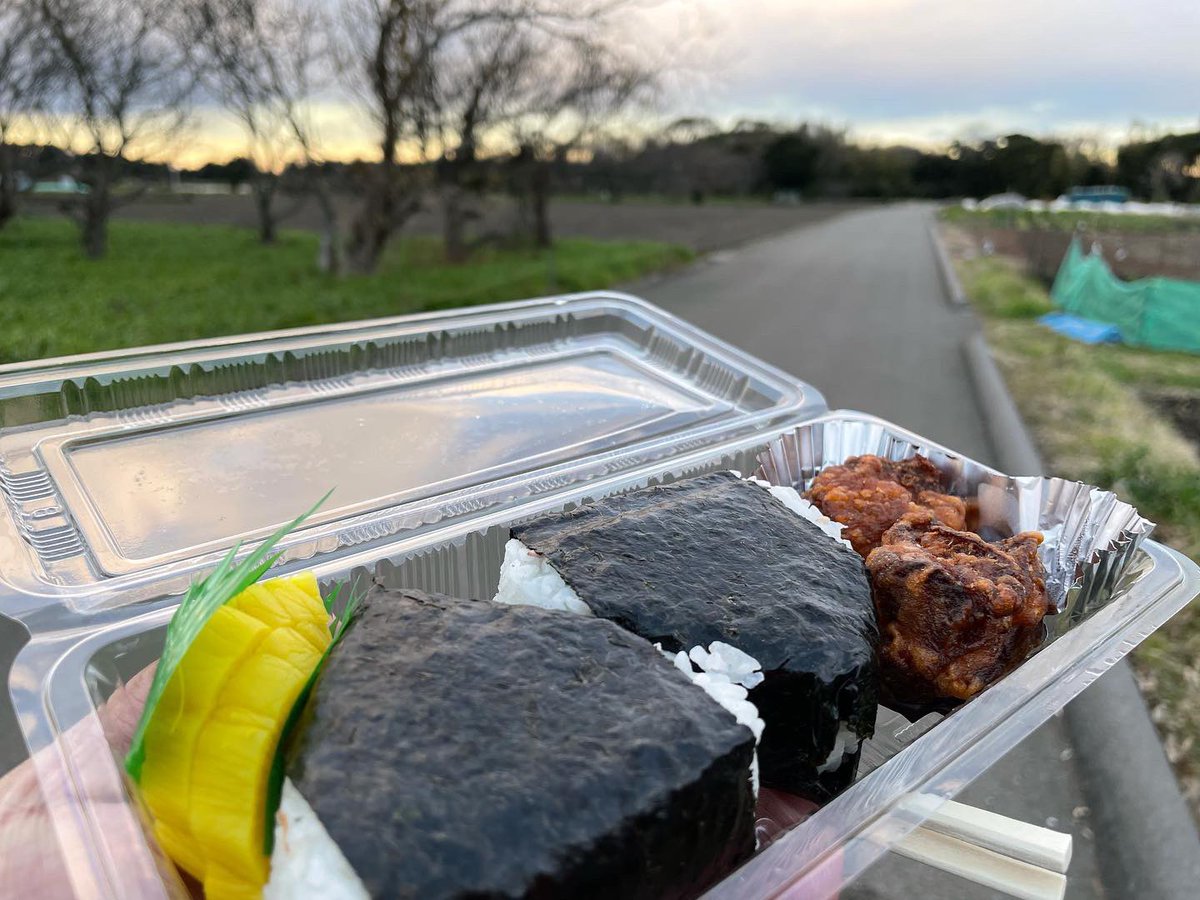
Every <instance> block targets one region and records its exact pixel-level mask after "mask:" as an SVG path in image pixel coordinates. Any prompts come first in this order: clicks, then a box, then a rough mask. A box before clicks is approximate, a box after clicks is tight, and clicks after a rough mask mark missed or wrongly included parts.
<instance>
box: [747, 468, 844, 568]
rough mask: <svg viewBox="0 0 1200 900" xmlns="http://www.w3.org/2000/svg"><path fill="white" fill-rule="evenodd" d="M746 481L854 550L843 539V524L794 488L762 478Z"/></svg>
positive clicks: (752, 478)
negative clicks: (760, 488)
mask: <svg viewBox="0 0 1200 900" xmlns="http://www.w3.org/2000/svg"><path fill="white" fill-rule="evenodd" d="M746 481H749V482H752V483H754V484H757V485H758V486H759V487H764V488H766V489H767V490H768V491H770V492H771V496H772V497H774V498H775V499H776V500H778V501H779V502H780V503H782V504H783V505H784V506H786V507H787V508H788V509H790V510H791V511H792V512H794V513H795V514H796V515H798V516H799V517H800V518H802V519H807V520H808V521H809V522H812V523H813V524H814V525H816V526H817V527H818V528H820V529H821V530H822V531H823V532H825V533H826V534H827V535H829V536H830V537H831V538H833V539H834V540H837V541H841V542H842V543H843V544H845V545H846V546H847V547H849V548H850V549H851V550H853V549H854V547H853V546H851V544H850V542H849V541H848V540H846V539H845V538H844V537H842V527H843V526H842V524H841V523H840V522H835V521H834V520H833V519H831V518H829V516H827V515H825V513H823V512H821V511H820V510H819V509H817V508H816V507H815V506H813V505H812V504H811V503H809V502H808V501H807V500H805V499H804V498H803V497H801V496H800V492H799V491H797V490H796V489H795V488H794V487H788V486H786V485H782V484H771V482H769V481H764V480H763V479H761V478H754V477H753V476H751V477H749V478H747V479H746Z"/></svg>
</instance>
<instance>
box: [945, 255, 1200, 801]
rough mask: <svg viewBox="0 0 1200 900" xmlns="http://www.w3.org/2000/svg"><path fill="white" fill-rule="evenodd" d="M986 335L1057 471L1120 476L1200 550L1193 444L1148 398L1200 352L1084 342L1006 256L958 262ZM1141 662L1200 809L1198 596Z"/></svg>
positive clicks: (1168, 743) (1168, 532) (1190, 387)
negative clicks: (1046, 320) (1067, 331)
mask: <svg viewBox="0 0 1200 900" xmlns="http://www.w3.org/2000/svg"><path fill="white" fill-rule="evenodd" d="M959 271H960V274H961V275H962V279H963V286H964V289H965V290H966V292H967V294H968V296H970V297H971V299H972V301H973V302H974V304H975V307H976V309H977V310H978V311H979V312H980V314H981V315H982V316H983V318H984V324H985V328H986V332H987V338H988V342H989V344H990V345H991V347H992V351H993V353H994V354H995V356H996V360H997V362H998V363H999V365H1000V368H1001V370H1002V371H1003V373H1004V376H1005V379H1006V380H1007V382H1008V386H1009V388H1010V390H1011V391H1012V394H1013V397H1014V398H1015V400H1016V401H1017V405H1018V406H1019V407H1020V409H1021V413H1022V415H1023V417H1024V418H1025V421H1026V422H1027V423H1028V424H1029V426H1030V429H1031V431H1032V432H1033V435H1034V438H1035V440H1036V441H1037V444H1038V447H1039V449H1040V450H1041V452H1042V455H1043V457H1044V459H1045V461H1046V464H1047V468H1048V470H1049V471H1051V472H1053V473H1054V474H1056V475H1062V476H1065V477H1068V478H1076V479H1079V480H1081V481H1087V482H1091V483H1093V484H1099V485H1101V486H1103V487H1107V488H1111V489H1112V490H1114V491H1116V492H1117V493H1118V494H1120V495H1121V496H1123V497H1124V498H1125V499H1127V500H1129V501H1130V502H1132V503H1134V504H1135V505H1136V506H1137V507H1138V509H1139V510H1140V511H1141V512H1142V513H1143V514H1144V515H1146V516H1147V517H1149V518H1150V519H1153V520H1154V521H1155V522H1157V523H1158V528H1157V530H1156V532H1155V537H1156V538H1158V539H1159V540H1162V541H1164V542H1166V543H1168V544H1170V545H1171V546H1173V547H1175V548H1177V549H1179V550H1182V551H1183V552H1184V553H1187V554H1189V555H1190V556H1191V557H1192V558H1193V559H1196V560H1200V459H1198V457H1197V448H1196V445H1195V444H1193V443H1192V442H1190V441H1189V440H1187V439H1186V438H1185V437H1184V436H1183V435H1182V434H1180V432H1179V431H1177V430H1176V429H1175V428H1174V427H1172V425H1171V424H1170V423H1169V422H1167V421H1166V420H1165V419H1164V418H1162V417H1161V416H1160V415H1159V414H1158V413H1157V412H1156V411H1155V409H1154V408H1153V407H1152V406H1151V405H1150V404H1149V403H1147V402H1146V397H1147V396H1148V395H1150V394H1154V393H1156V392H1161V391H1180V392H1185V393H1191V392H1200V357H1197V356H1190V355H1186V354H1178V353H1159V352H1154V351H1149V350H1138V349H1133V348H1128V347H1122V346H1111V345H1110V346H1087V345H1084V344H1079V343H1076V342H1074V341H1071V340H1068V339H1067V338H1064V337H1061V336H1060V335H1057V334H1055V333H1054V332H1052V331H1050V330H1049V329H1047V328H1045V327H1043V326H1041V325H1039V324H1038V323H1037V322H1036V321H1034V319H1035V317H1036V316H1038V315H1040V314H1041V313H1043V312H1046V311H1048V310H1049V309H1050V308H1051V304H1050V298H1049V297H1048V296H1047V294H1046V292H1045V290H1044V289H1043V288H1042V287H1041V286H1040V285H1039V284H1038V283H1036V282H1034V281H1033V280H1031V279H1029V278H1027V277H1026V276H1024V275H1023V274H1022V273H1021V271H1020V269H1019V267H1018V265H1017V263H1016V262H1015V261H1013V260H1010V259H1006V258H1003V257H990V258H976V259H972V260H967V261H960V262H959ZM1134 666H1135V669H1136V671H1137V673H1138V678H1139V681H1140V683H1141V685H1142V687H1143V690H1144V691H1145V693H1146V696H1147V699H1148V700H1149V702H1150V705H1151V710H1152V715H1153V718H1154V720H1155V722H1156V723H1157V724H1158V726H1159V728H1160V730H1161V731H1162V734H1163V740H1164V745H1165V747H1166V751H1167V755H1168V756H1169V757H1170V758H1171V760H1172V762H1173V763H1175V766H1176V770H1177V771H1178V773H1179V775H1180V778H1181V781H1182V782H1183V784H1184V787H1185V790H1186V792H1187V794H1188V796H1189V797H1190V799H1191V800H1192V802H1193V804H1194V805H1195V807H1196V808H1197V810H1200V608H1196V607H1195V606H1193V607H1192V608H1190V609H1186V610H1184V611H1183V612H1182V613H1180V614H1179V615H1177V616H1176V617H1175V618H1174V619H1172V620H1171V621H1170V622H1169V623H1168V624H1167V625H1166V626H1165V627H1164V628H1162V629H1160V630H1159V631H1158V632H1157V633H1155V634H1154V635H1152V636H1151V637H1150V638H1149V639H1148V640H1147V641H1146V642H1145V643H1143V644H1142V645H1141V647H1140V648H1139V649H1138V650H1137V651H1136V653H1135V656H1134Z"/></svg>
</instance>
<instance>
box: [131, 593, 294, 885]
mask: <svg viewBox="0 0 1200 900" xmlns="http://www.w3.org/2000/svg"><path fill="white" fill-rule="evenodd" d="M270 631H271V630H270V629H269V628H268V627H267V626H266V625H264V624H263V623H262V622H260V621H259V620H258V619H256V618H254V617H253V616H249V615H247V614H246V613H244V612H241V611H239V610H237V609H233V608H231V607H229V606H223V607H221V608H220V609H218V610H217V611H216V612H215V613H214V614H213V616H212V618H211V619H209V620H208V622H207V623H206V624H205V626H204V629H203V630H202V631H201V632H200V633H199V634H198V635H196V639H195V641H194V642H193V643H192V646H191V647H190V648H189V649H188V652H187V654H186V656H184V660H183V663H182V664H181V665H180V667H179V669H178V670H177V671H176V672H175V675H174V676H173V677H172V678H171V680H170V681H168V682H167V686H166V689H165V690H164V691H163V695H162V699H161V700H159V703H158V709H157V710H155V714H154V718H153V719H152V720H151V722H150V725H149V726H148V727H147V728H146V758H147V764H146V765H145V766H144V767H143V769H142V796H143V797H144V798H145V800H146V803H147V805H148V806H149V807H150V809H151V811H152V812H153V813H154V817H155V819H159V820H163V821H166V822H168V823H169V824H170V825H171V826H172V827H173V828H174V829H175V830H176V831H177V832H179V833H181V834H182V835H186V834H187V831H188V824H187V812H188V799H189V796H190V792H191V773H192V754H193V751H194V749H195V745H196V737H197V735H198V734H199V732H200V729H201V727H202V726H203V724H204V721H205V720H206V719H207V718H208V717H209V716H210V715H211V714H212V711H213V710H214V709H215V708H216V705H217V698H218V697H219V696H220V693H221V689H222V688H223V687H224V685H225V682H226V681H227V680H228V678H229V676H230V675H231V674H232V673H233V672H234V671H235V670H236V668H237V667H238V666H239V665H240V664H241V662H242V661H243V660H244V659H247V658H248V657H250V656H251V655H252V654H253V653H254V652H255V650H256V649H257V648H258V645H259V644H260V643H261V642H262V641H263V639H264V638H266V636H267V635H268V634H270ZM188 871H192V870H191V869H188ZM192 874H193V875H196V876H197V877H199V875H200V873H198V872H192Z"/></svg>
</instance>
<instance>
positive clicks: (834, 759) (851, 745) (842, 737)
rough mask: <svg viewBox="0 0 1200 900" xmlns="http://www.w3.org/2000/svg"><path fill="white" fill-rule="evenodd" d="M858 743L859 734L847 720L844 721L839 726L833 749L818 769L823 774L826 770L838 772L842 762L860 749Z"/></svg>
mask: <svg viewBox="0 0 1200 900" xmlns="http://www.w3.org/2000/svg"><path fill="white" fill-rule="evenodd" d="M858 745H859V739H858V735H857V734H855V733H854V732H853V731H851V730H850V727H849V726H848V725H846V723H845V722H842V723H841V724H840V725H839V726H838V733H837V737H835V738H834V739H833V749H832V750H831V751H830V752H829V755H828V756H827V757H825V762H823V763H821V765H819V766H817V771H818V772H820V773H822V774H824V773H825V772H836V771H837V770H838V769H840V768H841V767H842V763H843V762H845V761H846V757H847V756H851V755H852V754H854V753H856V752H857V751H858Z"/></svg>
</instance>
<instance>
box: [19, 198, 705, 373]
mask: <svg viewBox="0 0 1200 900" xmlns="http://www.w3.org/2000/svg"><path fill="white" fill-rule="evenodd" d="M692 255H693V254H692V252H691V251H690V250H688V249H686V248H684V247H679V246H675V245H672V244H662V243H652V242H634V241H620V242H600V241H589V240H562V241H559V242H558V243H557V245H556V247H555V249H554V250H553V251H552V253H551V252H547V251H541V252H539V251H534V250H496V249H489V250H486V251H483V252H481V253H480V254H479V255H478V256H477V257H476V258H475V259H473V260H472V261H471V263H469V264H467V265H462V266H451V265H448V264H446V263H445V262H444V261H443V260H442V256H441V245H440V243H439V242H438V241H436V240H434V239H432V238H418V237H413V238H406V239H403V240H400V241H396V242H395V243H394V245H393V246H392V247H391V248H389V250H388V252H387V254H386V255H385V257H384V258H383V260H382V261H381V264H380V267H379V271H378V272H377V273H375V274H373V275H370V276H360V277H344V278H335V277H332V276H325V275H322V274H320V273H319V272H317V271H316V265H315V261H316V257H317V239H316V237H315V236H314V235H311V234H308V233H304V232H283V233H282V235H281V236H280V239H279V242H278V244H277V245H275V246H273V247H264V246H262V245H261V244H259V243H258V242H257V241H256V240H255V237H254V234H253V232H251V231H249V230H246V229H238V228H228V227H219V226H202V225H163V224H146V223H132V222H114V223H113V224H112V230H111V234H110V251H109V255H108V256H107V257H106V258H105V259H102V260H89V259H86V258H84V256H83V255H82V253H81V251H80V249H79V243H78V237H77V233H76V230H75V228H74V227H73V226H72V225H71V224H70V223H68V222H66V221H64V220H59V219H43V218H25V219H19V220H17V221H16V222H13V223H10V224H9V226H8V227H6V228H5V229H3V230H0V298H2V300H3V302H0V362H15V361H19V360H25V359H38V358H42V357H47V356H60V355H65V354H71V353H84V352H88V351H93V350H106V349H114V348H118V347H131V346H140V345H144V344H156V343H163V342H169V341H181V340H189V339H192V338H205V337H214V336H217V335H226V334H241V333H245V332H253V331H262V330H266V329H274V328H291V327H295V326H302V325H315V324H322V323H327V322H338V321H348V320H353V319H362V318H370V317H376V316H389V315H399V314H401V313H409V312H415V311H420V310H430V309H444V308H450V307H456V306H469V305H472V304H478V303H490V302H496V301H501V300H515V299H519V298H523V297H536V296H540V295H545V294H551V293H566V292H571V291H579V290H590V289H596V288H603V287H608V286H610V285H613V284H617V283H620V282H623V281H628V280H631V279H633V278H636V277H638V276H640V275H644V274H646V273H648V272H651V271H655V270H660V269H664V268H669V267H672V266H677V265H680V264H682V263H684V262H686V261H688V260H689V259H691V258H692Z"/></svg>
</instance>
